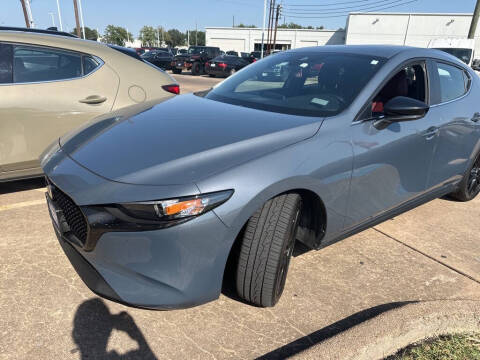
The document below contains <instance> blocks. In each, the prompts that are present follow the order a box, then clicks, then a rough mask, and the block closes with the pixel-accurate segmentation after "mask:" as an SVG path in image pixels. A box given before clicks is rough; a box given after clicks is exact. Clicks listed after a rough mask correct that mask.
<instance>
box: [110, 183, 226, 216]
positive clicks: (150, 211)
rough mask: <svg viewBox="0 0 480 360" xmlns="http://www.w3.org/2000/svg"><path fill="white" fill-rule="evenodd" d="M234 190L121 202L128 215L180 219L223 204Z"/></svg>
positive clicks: (202, 212)
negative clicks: (164, 198)
mask: <svg viewBox="0 0 480 360" xmlns="http://www.w3.org/2000/svg"><path fill="white" fill-rule="evenodd" d="M232 194H233V190H225V191H219V192H214V193H207V194H199V195H195V196H189V197H181V198H175V199H167V200H158V201H146V202H135V203H126V204H119V205H118V207H119V208H120V209H121V210H122V211H123V212H124V213H125V214H126V215H128V216H131V217H132V218H135V219H141V220H147V221H161V222H163V221H172V222H175V221H179V220H182V219H188V218H192V217H194V216H198V215H201V214H204V213H206V212H207V211H210V210H212V209H213V208H215V207H217V206H219V205H221V204H223V203H224V202H225V201H227V200H228V199H229V198H230V197H231V196H232Z"/></svg>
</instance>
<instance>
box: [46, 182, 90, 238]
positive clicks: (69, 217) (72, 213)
mask: <svg viewBox="0 0 480 360" xmlns="http://www.w3.org/2000/svg"><path fill="white" fill-rule="evenodd" d="M51 186H52V194H53V200H54V201H55V203H56V204H57V206H58V207H59V208H60V210H62V213H63V216H64V217H65V221H66V222H67V224H68V227H69V228H70V231H71V232H72V234H73V235H75V236H76V237H77V239H78V240H80V241H81V243H82V244H85V241H87V221H86V220H85V217H84V216H83V214H82V211H81V210H80V208H79V207H78V206H77V205H75V203H74V202H73V200H72V199H70V197H68V196H67V195H66V194H65V193H63V192H62V191H61V190H60V189H58V188H57V187H55V186H54V185H51Z"/></svg>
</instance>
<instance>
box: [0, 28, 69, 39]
mask: <svg viewBox="0 0 480 360" xmlns="http://www.w3.org/2000/svg"><path fill="white" fill-rule="evenodd" d="M0 31H18V32H25V33H37V34H49V35H60V36H67V37H73V38H78V36H77V35H74V34H70V33H68V32H65V31H58V30H53V29H34V28H22V27H15V26H0Z"/></svg>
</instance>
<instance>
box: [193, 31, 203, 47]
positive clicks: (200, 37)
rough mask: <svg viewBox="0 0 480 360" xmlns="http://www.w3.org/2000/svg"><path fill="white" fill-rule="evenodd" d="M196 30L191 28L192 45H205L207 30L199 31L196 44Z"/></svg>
mask: <svg viewBox="0 0 480 360" xmlns="http://www.w3.org/2000/svg"><path fill="white" fill-rule="evenodd" d="M196 33H197V32H196V31H195V30H190V45H199V46H205V31H198V38H197V43H196V44H195V34H196Z"/></svg>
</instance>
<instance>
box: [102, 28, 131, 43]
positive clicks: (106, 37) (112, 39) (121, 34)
mask: <svg viewBox="0 0 480 360" xmlns="http://www.w3.org/2000/svg"><path fill="white" fill-rule="evenodd" d="M128 39H130V40H133V35H132V34H131V33H127V30H126V29H125V28H123V27H121V26H115V25H108V26H107V27H106V28H105V32H104V34H103V37H102V41H103V42H105V43H108V44H115V45H120V46H125V42H126V41H127V40H128Z"/></svg>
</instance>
